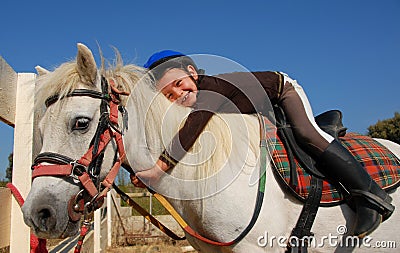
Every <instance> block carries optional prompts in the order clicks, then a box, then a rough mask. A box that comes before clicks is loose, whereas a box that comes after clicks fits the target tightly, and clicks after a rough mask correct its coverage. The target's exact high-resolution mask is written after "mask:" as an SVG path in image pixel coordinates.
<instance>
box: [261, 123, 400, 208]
mask: <svg viewBox="0 0 400 253" xmlns="http://www.w3.org/2000/svg"><path fill="white" fill-rule="evenodd" d="M264 122H265V124H266V127H267V129H268V127H271V128H270V129H273V128H274V127H275V126H273V124H272V123H271V122H270V121H268V120H264ZM272 133H273V134H272ZM267 137H268V138H267V143H268V149H269V151H270V156H271V158H272V159H273V162H274V164H275V166H272V167H273V168H274V170H275V172H276V173H275V174H276V175H278V178H279V179H280V181H281V182H280V183H283V185H284V186H285V188H287V189H288V190H289V192H291V193H292V194H293V195H294V196H295V197H296V198H297V199H299V200H301V201H304V200H305V199H306V198H307V196H308V193H309V191H310V189H311V187H310V186H311V185H310V181H311V177H312V174H310V173H308V172H307V171H306V170H305V169H304V168H303V167H302V165H301V163H299V161H298V159H297V158H296V157H293V159H292V161H293V160H294V162H295V165H296V166H295V167H296V173H291V171H290V161H289V160H290V159H289V158H288V154H287V151H286V149H285V146H284V144H283V142H282V141H281V139H280V137H279V136H278V135H277V133H276V132H274V131H269V133H268V131H267ZM339 140H340V141H341V143H342V145H344V146H345V147H346V148H347V149H348V150H349V151H350V152H351V153H352V154H353V156H354V157H355V158H356V159H357V160H358V161H359V162H360V163H361V164H362V165H363V167H364V168H365V170H366V171H368V173H369V174H370V175H371V177H372V179H373V180H375V181H376V182H377V183H378V185H379V186H381V187H382V188H383V189H385V190H390V189H394V188H396V187H398V186H399V185H400V160H399V158H397V157H396V156H395V155H394V154H393V153H392V152H391V151H390V150H389V149H388V148H386V147H385V146H383V145H382V144H380V143H379V142H378V141H376V140H374V139H373V138H371V137H368V136H363V135H360V134H356V133H348V134H346V135H344V136H343V137H339ZM292 167H294V166H293V165H292ZM291 175H292V177H293V175H296V180H295V181H296V183H295V184H293V183H292V182H293V179H291ZM343 200H344V195H343V194H342V193H341V191H340V190H339V189H338V188H337V187H335V185H333V184H331V183H329V182H328V181H326V180H324V181H323V188H322V198H321V202H320V205H321V206H333V205H337V204H341V202H342V201H343Z"/></svg>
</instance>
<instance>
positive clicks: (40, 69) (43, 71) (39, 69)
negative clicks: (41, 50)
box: [35, 65, 50, 76]
mask: <svg viewBox="0 0 400 253" xmlns="http://www.w3.org/2000/svg"><path fill="white" fill-rule="evenodd" d="M35 69H36V72H37V73H38V75H39V76H43V75H46V74H47V73H49V72H50V71H48V70H47V69H45V68H43V67H40V66H39V65H37V66H36V67H35Z"/></svg>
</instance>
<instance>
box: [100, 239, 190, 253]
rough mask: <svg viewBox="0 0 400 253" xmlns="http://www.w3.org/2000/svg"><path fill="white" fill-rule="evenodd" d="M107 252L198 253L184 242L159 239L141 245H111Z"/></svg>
mask: <svg viewBox="0 0 400 253" xmlns="http://www.w3.org/2000/svg"><path fill="white" fill-rule="evenodd" d="M106 252H107V253H158V252H162V253H180V252H188V253H196V252H197V251H195V250H190V245H189V244H188V243H187V242H186V241H184V242H169V241H159V242H152V243H143V244H140V245H131V246H125V247H111V248H108V249H107V250H106Z"/></svg>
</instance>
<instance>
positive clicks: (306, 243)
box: [257, 225, 397, 249]
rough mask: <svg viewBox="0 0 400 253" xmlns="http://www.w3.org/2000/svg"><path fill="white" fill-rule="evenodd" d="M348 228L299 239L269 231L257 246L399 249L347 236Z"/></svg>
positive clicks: (394, 244)
mask: <svg viewBox="0 0 400 253" xmlns="http://www.w3.org/2000/svg"><path fill="white" fill-rule="evenodd" d="M347 231H348V230H347V227H346V226H345V225H339V226H337V228H336V234H332V233H329V234H328V235H324V236H321V237H318V238H317V237H315V236H313V235H311V236H305V237H303V238H298V237H296V236H290V237H287V236H276V235H270V234H269V233H268V232H267V231H266V232H265V233H264V235H262V236H259V237H258V238H257V244H258V246H260V247H264V248H265V247H270V248H273V247H281V248H286V247H288V246H289V247H310V248H323V247H346V248H347V247H348V248H355V247H365V248H388V249H395V248H396V247H397V243H396V241H388V240H387V241H375V240H374V239H373V237H371V236H366V237H364V238H359V237H357V236H351V235H347Z"/></svg>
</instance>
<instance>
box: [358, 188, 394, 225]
mask: <svg viewBox="0 0 400 253" xmlns="http://www.w3.org/2000/svg"><path fill="white" fill-rule="evenodd" d="M350 193H351V195H352V196H353V197H363V198H364V199H365V200H367V201H368V202H369V203H371V204H372V205H373V206H374V207H376V208H377V210H376V211H378V212H379V213H380V214H381V215H382V221H385V220H387V219H388V218H389V217H390V216H391V215H392V214H393V212H394V206H393V205H392V204H390V203H391V202H392V197H390V196H389V194H388V195H387V197H386V198H385V199H381V198H380V197H378V196H377V195H375V194H373V193H371V192H368V191H363V190H356V189H353V190H351V191H350Z"/></svg>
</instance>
